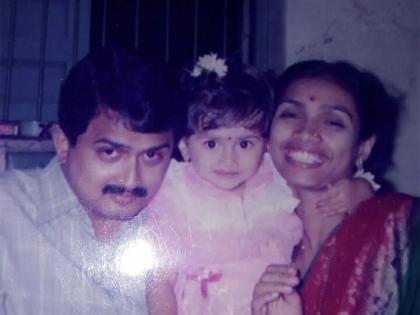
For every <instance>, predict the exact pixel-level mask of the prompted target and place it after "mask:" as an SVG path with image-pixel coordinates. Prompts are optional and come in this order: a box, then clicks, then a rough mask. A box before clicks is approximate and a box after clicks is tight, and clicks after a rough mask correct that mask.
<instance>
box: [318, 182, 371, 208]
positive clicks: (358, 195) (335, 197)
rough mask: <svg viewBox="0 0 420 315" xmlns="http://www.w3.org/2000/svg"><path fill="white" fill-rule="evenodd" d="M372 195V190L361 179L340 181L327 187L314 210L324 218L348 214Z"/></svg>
mask: <svg viewBox="0 0 420 315" xmlns="http://www.w3.org/2000/svg"><path fill="white" fill-rule="evenodd" d="M374 194H375V192H374V191H373V188H372V187H371V186H370V184H369V183H368V182H367V181H366V180H364V179H362V178H351V179H342V180H339V181H338V182H336V183H334V184H333V185H329V186H328V187H327V190H326V192H324V193H323V195H322V196H321V198H320V199H319V200H318V202H317V204H316V209H317V211H318V213H320V214H322V215H325V216H334V215H340V214H344V213H347V214H350V213H351V212H352V211H353V210H354V209H355V208H356V207H357V205H358V204H359V203H360V202H361V201H363V200H366V199H369V198H370V197H372V196H373V195H374Z"/></svg>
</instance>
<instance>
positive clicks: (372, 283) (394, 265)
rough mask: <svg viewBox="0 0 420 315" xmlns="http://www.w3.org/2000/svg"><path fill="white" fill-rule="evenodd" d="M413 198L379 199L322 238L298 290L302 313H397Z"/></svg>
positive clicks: (400, 195)
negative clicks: (320, 246)
mask: <svg viewBox="0 0 420 315" xmlns="http://www.w3.org/2000/svg"><path fill="white" fill-rule="evenodd" d="M412 204H413V199H412V198H411V197H409V196H407V195H403V194H389V195H380V196H376V197H374V198H371V199H369V200H367V201H365V202H363V203H361V204H360V206H359V207H358V208H357V209H356V210H355V211H354V212H353V213H352V214H351V215H349V216H348V217H346V218H345V219H344V220H343V222H342V223H341V225H340V226H339V227H338V228H337V229H335V230H334V232H333V233H332V234H331V235H330V236H329V237H328V238H327V239H326V241H325V242H324V244H323V246H322V248H321V249H320V252H319V253H318V256H317V257H316V258H315V261H314V262H313V264H312V266H311V268H310V270H309V272H308V274H307V277H306V281H305V283H304V286H303V288H302V291H301V293H302V299H303V305H304V314H305V315H315V314H316V315H356V314H357V315H363V314H366V315H374V314H381V315H385V314H386V315H388V314H393V315H395V314H397V312H398V306H399V302H400V299H401V283H402V279H403V278H404V276H405V274H406V273H407V269H408V258H409V247H410V241H409V232H410V231H409V230H410V229H409V224H408V222H409V220H410V216H411V208H412Z"/></svg>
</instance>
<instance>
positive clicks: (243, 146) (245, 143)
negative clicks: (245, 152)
mask: <svg viewBox="0 0 420 315" xmlns="http://www.w3.org/2000/svg"><path fill="white" fill-rule="evenodd" d="M251 145H252V143H251V142H250V141H248V140H242V141H241V142H239V146H240V147H241V149H248V148H249V147H250V146H251Z"/></svg>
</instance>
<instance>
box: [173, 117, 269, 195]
mask: <svg viewBox="0 0 420 315" xmlns="http://www.w3.org/2000/svg"><path fill="white" fill-rule="evenodd" d="M180 149H181V151H182V152H183V155H184V157H187V158H190V159H191V163H192V165H193V167H194V169H195V171H196V172H197V173H198V175H199V176H200V177H201V178H202V179H204V180H206V181H208V182H210V183H211V184H212V185H214V186H215V187H217V188H219V189H224V190H234V191H236V190H238V191H239V190H240V189H241V188H242V187H243V184H244V183H245V181H247V180H248V179H249V178H251V177H252V176H253V175H254V174H255V173H256V172H257V170H258V167H259V166H260V164H261V159H262V156H263V154H264V151H265V140H264V138H263V137H262V136H261V132H260V131H259V130H255V129H248V128H246V127H244V126H241V125H236V126H234V127H226V128H224V127H223V128H217V129H212V130H206V131H202V132H198V133H195V134H193V135H191V136H190V137H188V138H184V139H183V140H181V144H180Z"/></svg>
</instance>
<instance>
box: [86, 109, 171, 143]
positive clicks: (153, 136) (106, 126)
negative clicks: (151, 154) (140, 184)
mask: <svg viewBox="0 0 420 315" xmlns="http://www.w3.org/2000/svg"><path fill="white" fill-rule="evenodd" d="M82 137H83V138H85V140H90V141H91V142H101V141H103V142H106V141H108V142H111V143H116V144H120V145H124V146H128V147H136V148H138V149H142V148H144V149H146V148H149V147H154V146H161V145H163V144H165V143H169V144H170V145H172V138H173V133H172V132H171V131H162V132H156V133H146V132H140V131H134V130H132V129H131V128H130V122H129V120H128V119H126V118H123V117H121V116H120V115H118V114H116V113H115V114H114V113H110V112H105V113H98V115H97V116H95V117H94V118H93V119H92V120H91V122H90V123H89V125H88V128H87V130H86V132H85V133H84V134H83V135H82Z"/></svg>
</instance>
